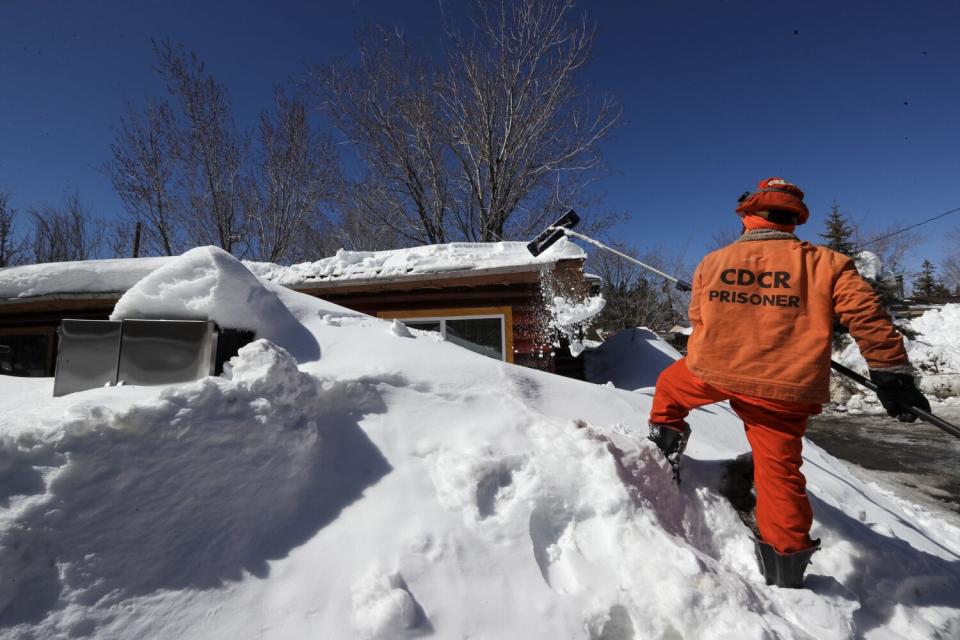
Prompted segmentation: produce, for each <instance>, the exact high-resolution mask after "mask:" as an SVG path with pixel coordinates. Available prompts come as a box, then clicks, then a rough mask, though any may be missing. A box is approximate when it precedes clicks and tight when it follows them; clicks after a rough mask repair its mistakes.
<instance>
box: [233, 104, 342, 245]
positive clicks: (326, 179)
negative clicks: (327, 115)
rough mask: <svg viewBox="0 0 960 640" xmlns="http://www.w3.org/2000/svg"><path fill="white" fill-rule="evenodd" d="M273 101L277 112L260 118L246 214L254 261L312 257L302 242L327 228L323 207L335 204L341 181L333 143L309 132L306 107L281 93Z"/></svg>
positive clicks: (262, 114) (264, 114) (326, 138)
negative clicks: (308, 236) (253, 241)
mask: <svg viewBox="0 0 960 640" xmlns="http://www.w3.org/2000/svg"><path fill="white" fill-rule="evenodd" d="M275 102H276V105H275V112H274V113H272V114H271V113H270V112H267V111H263V112H261V114H260V127H259V136H258V142H259V145H258V151H257V154H256V155H257V167H256V169H255V176H254V179H253V180H252V181H251V184H250V187H249V192H248V198H247V203H248V207H249V210H248V214H247V215H248V219H249V221H250V225H251V228H252V231H253V234H254V236H255V239H256V245H255V247H253V252H252V256H253V257H255V258H257V259H260V260H268V261H270V262H282V261H284V260H288V259H299V258H302V257H311V256H307V255H305V253H306V247H305V245H304V242H303V238H304V236H305V235H306V234H310V233H317V232H319V231H320V230H321V229H322V228H323V227H325V226H327V225H326V222H325V216H324V213H323V211H322V210H321V206H322V204H323V203H324V202H330V201H332V200H333V199H334V197H335V191H336V189H337V186H338V184H339V182H340V176H339V172H338V164H337V158H336V153H335V151H334V148H333V142H332V140H331V139H330V138H329V136H320V135H318V134H317V133H315V132H314V131H312V130H311V127H310V122H309V120H308V117H307V108H306V107H305V106H304V104H303V102H302V101H301V100H299V99H297V98H288V97H287V96H286V95H285V93H284V92H283V91H282V90H280V89H277V91H276V94H275ZM313 257H315V256H313Z"/></svg>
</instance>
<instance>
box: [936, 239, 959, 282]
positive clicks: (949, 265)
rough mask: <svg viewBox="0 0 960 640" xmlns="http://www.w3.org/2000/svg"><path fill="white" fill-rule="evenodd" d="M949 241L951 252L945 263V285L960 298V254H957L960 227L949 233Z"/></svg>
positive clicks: (943, 272) (942, 271) (943, 269)
mask: <svg viewBox="0 0 960 640" xmlns="http://www.w3.org/2000/svg"><path fill="white" fill-rule="evenodd" d="M947 239H948V242H947V246H948V247H950V248H951V251H950V252H949V253H948V254H947V257H946V258H945V259H944V261H943V267H942V270H941V273H942V274H943V281H944V283H945V284H946V285H947V286H948V287H949V288H950V290H951V292H952V293H953V295H955V296H960V254H958V253H957V247H960V227H957V228H956V229H954V230H953V231H951V232H950V233H948V234H947Z"/></svg>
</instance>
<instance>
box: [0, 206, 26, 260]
mask: <svg viewBox="0 0 960 640" xmlns="http://www.w3.org/2000/svg"><path fill="white" fill-rule="evenodd" d="M9 202H10V194H9V193H4V192H2V191H0V267H9V266H13V265H16V264H20V263H21V262H22V261H23V259H24V258H25V257H26V243H25V242H24V240H23V239H22V238H18V237H17V233H16V231H17V230H16V227H14V224H13V223H14V221H15V220H16V217H17V210H16V209H14V208H13V207H11V206H10V204H9Z"/></svg>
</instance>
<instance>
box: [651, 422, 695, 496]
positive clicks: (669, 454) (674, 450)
mask: <svg viewBox="0 0 960 640" xmlns="http://www.w3.org/2000/svg"><path fill="white" fill-rule="evenodd" d="M689 438H690V427H688V426H686V425H683V429H682V430H681V429H675V428H673V427H667V426H664V425H660V424H653V423H652V422H651V423H650V433H649V435H647V440H649V441H650V442H652V443H654V444H655V445H657V448H658V449H660V452H661V453H663V456H664V457H665V458H666V459H667V462H669V463H670V468H671V469H673V479H674V481H675V482H676V483H677V484H678V485H679V484H680V456H682V455H683V450H684V449H686V448H687V440H688V439H689Z"/></svg>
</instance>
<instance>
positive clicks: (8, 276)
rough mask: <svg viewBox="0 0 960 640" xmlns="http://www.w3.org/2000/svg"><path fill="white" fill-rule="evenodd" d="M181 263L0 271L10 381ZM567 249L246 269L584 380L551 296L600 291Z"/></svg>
mask: <svg viewBox="0 0 960 640" xmlns="http://www.w3.org/2000/svg"><path fill="white" fill-rule="evenodd" d="M174 259H175V258H139V259H136V258H134V259H123V260H100V261H86V262H74V263H59V264H46V265H29V266H23V267H11V268H7V269H2V270H0V346H6V347H8V349H6V350H3V349H0V373H6V374H8V375H25V376H50V375H53V370H54V366H55V361H56V353H57V327H58V326H59V323H60V320H62V319H63V318H86V319H106V318H107V317H108V316H109V315H110V313H111V312H112V310H113V307H114V305H115V304H116V302H117V300H119V298H120V296H122V295H123V293H124V292H125V291H126V290H127V289H129V288H130V287H132V286H133V285H134V284H136V282H137V281H139V280H140V279H141V278H142V277H144V276H145V275H146V274H148V273H150V272H151V271H153V269H155V268H158V267H159V266H162V265H163V264H165V263H166V262H167V261H169V260H174ZM584 259H585V255H584V254H583V252H582V251H581V250H580V249H579V248H578V247H576V245H573V244H572V243H569V242H566V241H565V240H563V241H561V242H560V243H558V244H557V245H556V246H555V247H554V248H552V249H551V250H550V251H548V252H546V253H545V254H543V255H542V256H539V257H538V258H532V257H531V256H530V255H529V254H528V253H527V252H526V249H525V247H524V245H523V244H522V243H510V242H503V243H454V244H450V245H436V246H432V247H415V248H412V249H401V250H394V251H384V252H344V251H341V252H340V253H338V254H337V256H334V257H332V258H327V259H325V260H320V261H317V262H315V263H304V264H301V265H294V266H292V267H283V266H280V265H273V264H266V263H245V264H246V265H247V267H248V268H250V270H251V271H252V272H254V273H255V274H257V275H258V276H260V277H261V278H263V279H266V280H269V281H273V282H275V283H277V284H280V285H283V286H286V287H289V288H291V289H294V290H296V291H299V292H302V293H305V294H308V295H311V296H316V297H318V298H323V299H325V300H328V301H330V302H334V303H336V304H339V305H341V306H344V307H347V308H349V309H353V310H355V311H359V312H362V313H366V314H369V315H373V316H378V317H381V318H384V319H391V318H395V319H399V320H401V321H402V322H404V323H405V324H407V325H408V326H411V327H414V328H417V329H425V330H432V331H438V332H440V333H441V334H442V335H444V337H445V338H446V339H447V340H450V341H451V342H455V343H458V344H461V345H462V346H465V347H466V348H469V349H471V350H473V351H477V352H479V353H483V354H484V355H488V356H490V357H494V358H498V359H501V360H504V361H506V362H512V363H516V364H518V365H522V366H526V367H532V368H535V369H541V370H545V371H550V372H554V373H558V374H562V375H567V376H571V377H576V378H580V379H582V378H583V375H584V372H583V362H582V359H578V358H574V357H572V356H571V354H570V351H569V348H568V346H567V345H566V344H565V342H564V341H563V339H562V338H561V337H560V336H558V335H557V332H556V331H555V330H554V329H552V328H551V326H550V313H549V310H548V305H549V302H550V300H552V299H553V296H556V295H560V296H564V297H567V298H572V299H584V298H586V297H587V296H589V295H591V294H595V293H596V285H595V283H594V282H593V281H591V280H590V279H588V277H587V276H585V275H584V272H583V262H584ZM557 345H559V346H557Z"/></svg>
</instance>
